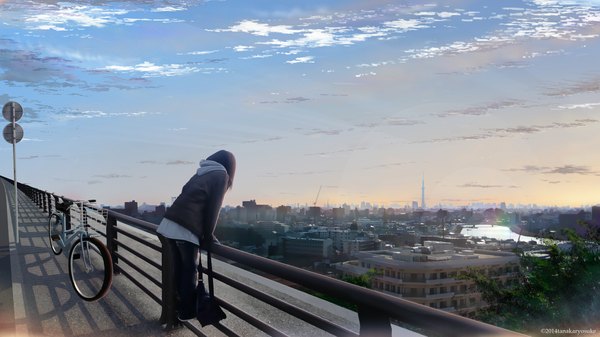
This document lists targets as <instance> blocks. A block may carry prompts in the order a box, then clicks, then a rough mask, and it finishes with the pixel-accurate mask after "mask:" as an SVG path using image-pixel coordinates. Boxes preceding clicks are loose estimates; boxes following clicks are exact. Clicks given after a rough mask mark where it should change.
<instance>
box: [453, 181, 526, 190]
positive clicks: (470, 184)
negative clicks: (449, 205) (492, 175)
mask: <svg viewBox="0 0 600 337" xmlns="http://www.w3.org/2000/svg"><path fill="white" fill-rule="evenodd" d="M457 187H464V188H486V189H487V188H519V186H515V185H485V184H479V183H472V182H471V183H466V184H463V185H458V186H457Z"/></svg>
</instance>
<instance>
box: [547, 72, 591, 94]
mask: <svg viewBox="0 0 600 337" xmlns="http://www.w3.org/2000/svg"><path fill="white" fill-rule="evenodd" d="M598 92H600V77H596V78H591V79H585V80H580V81H576V82H573V83H571V84H570V85H567V86H564V85H559V86H557V87H556V88H550V89H548V90H547V91H546V92H545V94H546V95H547V96H551V97H554V96H572V95H577V94H586V93H598Z"/></svg>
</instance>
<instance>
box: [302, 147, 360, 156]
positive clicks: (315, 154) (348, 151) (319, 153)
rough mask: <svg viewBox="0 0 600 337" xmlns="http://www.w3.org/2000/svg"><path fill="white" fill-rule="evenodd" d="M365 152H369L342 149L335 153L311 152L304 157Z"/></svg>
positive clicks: (357, 148) (355, 148)
mask: <svg viewBox="0 0 600 337" xmlns="http://www.w3.org/2000/svg"><path fill="white" fill-rule="evenodd" d="M365 150H368V148H366V147H353V148H349V149H342V150H335V151H322V152H311V153H305V154H304V155H305V156H319V157H329V156H331V155H336V154H352V153H354V152H358V151H365Z"/></svg>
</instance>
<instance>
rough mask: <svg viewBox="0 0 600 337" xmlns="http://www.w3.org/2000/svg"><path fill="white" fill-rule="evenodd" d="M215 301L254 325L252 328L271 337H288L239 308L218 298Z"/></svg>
mask: <svg viewBox="0 0 600 337" xmlns="http://www.w3.org/2000/svg"><path fill="white" fill-rule="evenodd" d="M215 299H216V300H217V303H218V304H219V305H220V306H221V307H223V308H224V309H225V310H227V311H229V312H231V313H232V314H234V315H236V316H237V317H239V318H241V319H243V320H244V321H246V322H248V323H250V324H252V326H254V327H256V328H258V329H259V330H261V331H264V332H266V333H267V334H268V335H269V336H275V337H288V335H286V334H285V333H283V332H281V331H279V330H277V329H275V328H274V327H272V326H270V325H268V324H266V323H264V322H263V321H260V320H258V319H257V318H256V317H254V316H250V315H249V314H247V313H246V312H244V311H242V310H240V309H238V308H237V307H234V306H233V305H231V304H229V303H228V302H225V301H223V300H221V299H220V298H217V297H215Z"/></svg>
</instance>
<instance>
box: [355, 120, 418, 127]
mask: <svg viewBox="0 0 600 337" xmlns="http://www.w3.org/2000/svg"><path fill="white" fill-rule="evenodd" d="M424 123H425V122H423V121H420V120H415V119H406V118H397V117H386V118H384V119H383V120H381V121H380V122H362V123H358V124H355V125H354V126H356V127H359V128H377V127H382V126H412V125H418V124H424Z"/></svg>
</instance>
